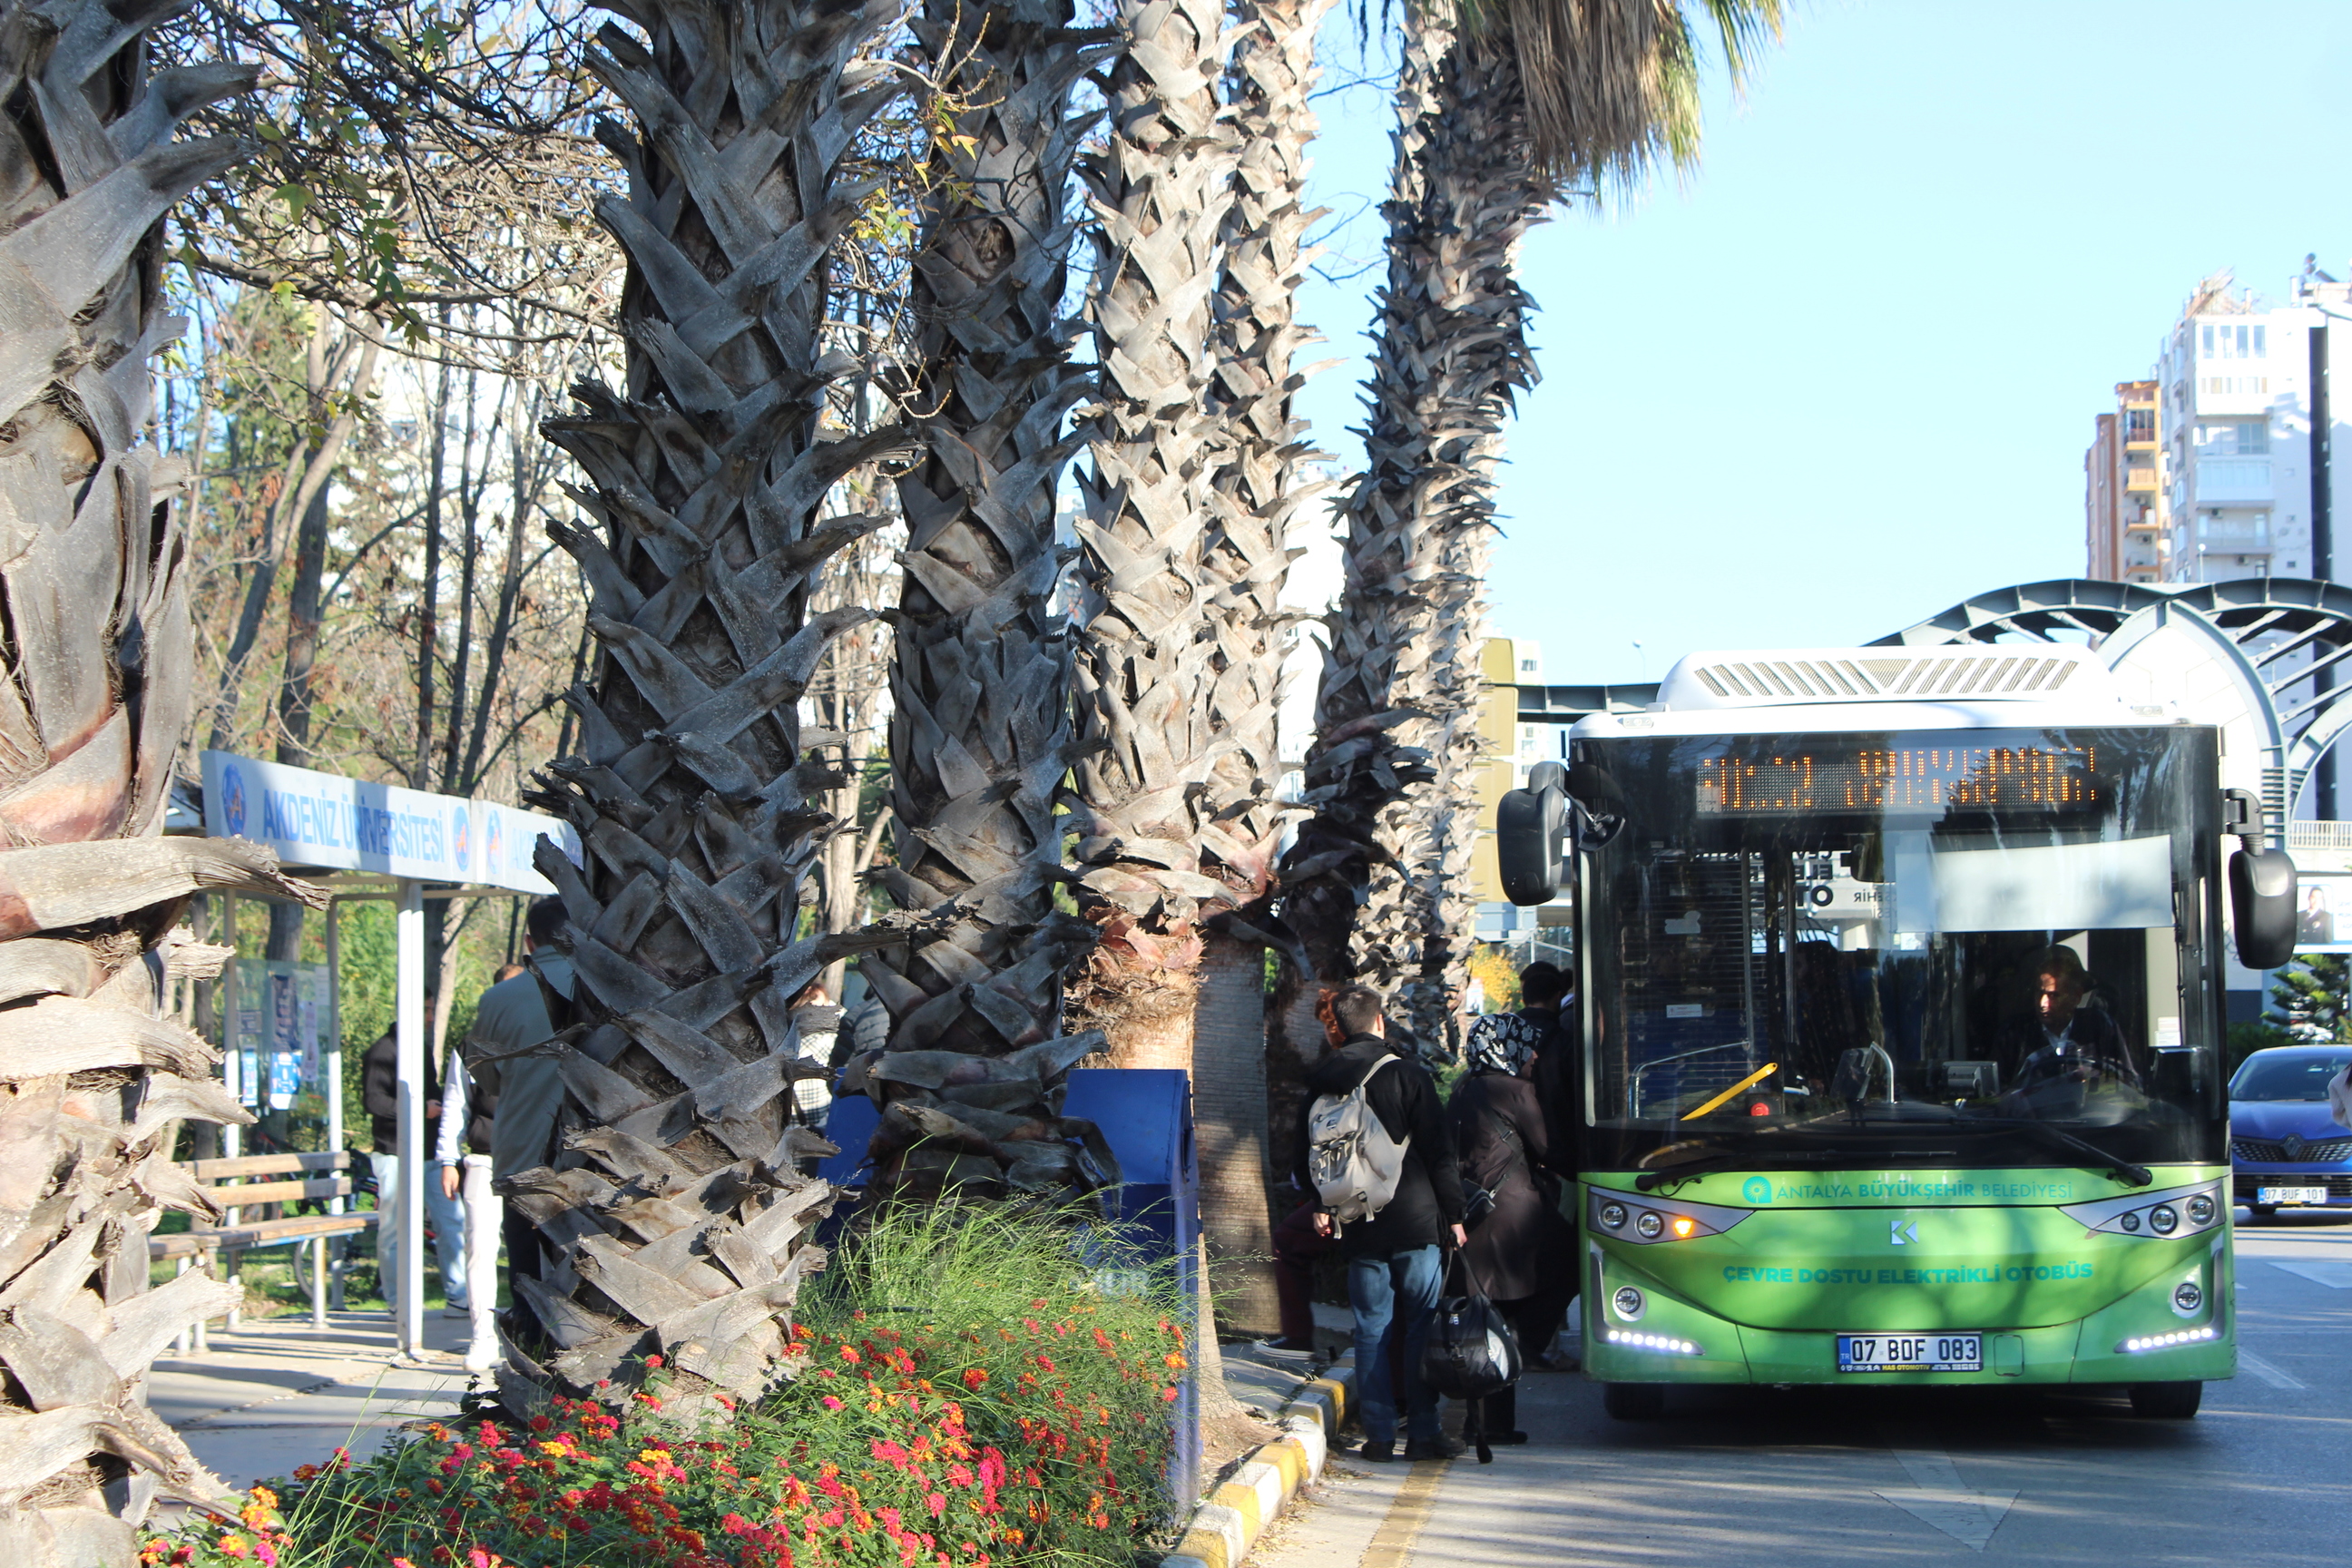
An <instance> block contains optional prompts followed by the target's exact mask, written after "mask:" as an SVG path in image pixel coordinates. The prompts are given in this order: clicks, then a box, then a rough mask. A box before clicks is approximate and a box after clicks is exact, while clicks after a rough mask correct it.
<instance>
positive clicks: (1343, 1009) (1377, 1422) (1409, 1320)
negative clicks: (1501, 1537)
mask: <svg viewBox="0 0 2352 1568" xmlns="http://www.w3.org/2000/svg"><path fill="white" fill-rule="evenodd" d="M1331 1014H1332V1016H1333V1017H1334V1018H1335V1019H1336V1020H1338V1022H1339V1026H1340V1027H1341V1028H1343V1029H1345V1030H1346V1031H1347V1038H1346V1040H1345V1042H1344V1043H1343V1044H1342V1045H1341V1046H1340V1047H1339V1049H1337V1050H1335V1051H1333V1052H1331V1053H1330V1054H1329V1055H1328V1056H1326V1057H1325V1058H1323V1059H1322V1060H1320V1061H1318V1062H1317V1063H1316V1064H1315V1065H1314V1066H1313V1067H1311V1068H1308V1069H1307V1103H1306V1105H1304V1106H1302V1107H1301V1108H1300V1110H1299V1118H1298V1139H1297V1149H1298V1151H1299V1154H1298V1161H1299V1163H1298V1167H1297V1177H1298V1181H1299V1184H1300V1185H1301V1186H1302V1187H1304V1188H1307V1190H1310V1191H1311V1190H1313V1185H1314V1184H1313V1181H1312V1179H1311V1178H1310V1176H1309V1175H1308V1173H1307V1147H1308V1121H1309V1117H1310V1115H1311V1113H1312V1111H1313V1109H1314V1102H1315V1100H1316V1099H1317V1098H1318V1097H1320V1096H1323V1095H1327V1094H1328V1095H1344V1094H1349V1093H1351V1092H1353V1091H1354V1089H1355V1088H1356V1086H1357V1085H1358V1084H1359V1083H1361V1082H1363V1080H1364V1078H1365V1076H1366V1075H1367V1074H1369V1073H1370V1072H1371V1070H1372V1068H1374V1066H1375V1065H1377V1064H1379V1063H1381V1061H1383V1060H1384V1059H1385V1060H1387V1061H1388V1062H1389V1065H1388V1066H1386V1067H1384V1068H1381V1071H1380V1074H1379V1076H1377V1077H1375V1078H1373V1079H1372V1080H1371V1083H1370V1086H1369V1087H1368V1088H1367V1089H1366V1090H1365V1096H1364V1098H1365V1100H1366V1101H1367V1102H1368V1103H1369V1104H1370V1107H1371V1110H1372V1114H1373V1115H1375V1116H1377V1117H1378V1118H1380V1122H1381V1130H1382V1131H1385V1132H1387V1134H1388V1135H1389V1137H1390V1138H1391V1139H1392V1140H1394V1141H1395V1142H1399V1143H1402V1144H1403V1145H1405V1156H1404V1162H1403V1168H1402V1173H1400V1175H1399V1178H1398V1181H1397V1188H1396V1194H1395V1195H1394V1196H1392V1197H1391V1198H1390V1200H1389V1201H1388V1203H1387V1204H1386V1205H1383V1206H1382V1207H1381V1209H1380V1211H1379V1212H1378V1213H1376V1214H1374V1215H1370V1217H1368V1218H1365V1219H1360V1220H1355V1221H1351V1222H1350V1223H1349V1224H1348V1225H1346V1226H1339V1225H1337V1224H1336V1223H1335V1222H1334V1221H1333V1219H1332V1217H1331V1215H1330V1214H1329V1213H1328V1211H1326V1210H1318V1213H1317V1215H1316V1223H1315V1228H1316V1231H1317V1233H1318V1235H1323V1236H1330V1237H1335V1238H1336V1240H1337V1242H1338V1250H1339V1256H1340V1257H1341V1258H1345V1259H1346V1260H1347V1264H1348V1300H1349V1305H1350V1306H1351V1307H1352V1308H1353V1309H1354V1310H1355V1319H1356V1396H1357V1399H1358V1401H1359V1404H1360V1411H1361V1415H1362V1420H1363V1425H1364V1447H1363V1449H1362V1454H1363V1457H1364V1458H1367V1459H1370V1460H1371V1461H1373V1462H1374V1463H1386V1462H1388V1461H1390V1460H1392V1459H1394V1458H1396V1429H1397V1420H1398V1415H1399V1411H1400V1407H1402V1415H1403V1419H1404V1424H1405V1446H1404V1457H1405V1458H1407V1459H1409V1460H1411V1459H1438V1458H1453V1457H1454V1455H1456V1454H1459V1453H1460V1452H1461V1451H1462V1446H1461V1445H1460V1444H1459V1443H1456V1442H1454V1441H1453V1440H1452V1439H1450V1438H1448V1437H1447V1436H1445V1435H1444V1433H1442V1432H1441V1431H1439V1430H1438V1426H1437V1395H1436V1394H1435V1393H1434V1392H1433V1391H1432V1390H1431V1389H1430V1388H1429V1387H1428V1385H1427V1384H1423V1382H1422V1381H1421V1354H1422V1346H1423V1344H1424V1343H1425V1342H1427V1340H1428V1338H1429V1324H1430V1318H1431V1315H1432V1314H1433V1312H1434V1311H1435V1310H1436V1307H1437V1292H1438V1288H1439V1286H1440V1284H1441V1283H1442V1282H1443V1280H1444V1266H1443V1264H1442V1263H1441V1262H1440V1261H1439V1253H1440V1249H1441V1248H1443V1247H1449V1246H1451V1247H1460V1246H1461V1245H1462V1243H1463V1231H1462V1181H1461V1177H1460V1175H1459V1173H1457V1171H1456V1170H1455V1166H1454V1139H1453V1137H1452V1135H1451V1133H1450V1132H1449V1131H1447V1128H1446V1124H1445V1113H1444V1106H1443V1105H1442V1104H1441V1103H1440V1102H1439V1100H1438V1097H1437V1085H1436V1084H1435V1083H1433V1082H1432V1081H1431V1079H1430V1076H1429V1074H1428V1072H1427V1071H1425V1070H1424V1069H1423V1068H1422V1067H1421V1066H1420V1064H1419V1063H1417V1062H1415V1061H1413V1060H1412V1058H1409V1057H1405V1056H1402V1055H1401V1054H1399V1053H1398V1052H1396V1051H1395V1050H1393V1049H1392V1048H1391V1047H1390V1045H1389V1043H1388V1041H1387V1039H1386V1038H1385V1037H1386V1035H1387V1033H1388V1026H1387V1023H1386V1020H1385V1019H1383V1018H1382V1016H1381V997H1380V993H1378V992H1377V991H1374V990H1373V989H1372V988H1371V987H1370V986H1369V985H1350V986H1348V987H1346V988H1344V989H1342V990H1341V991H1339V993H1338V994H1335V995H1334V996H1333V997H1332V998H1331ZM1392 1352H1402V1366H1401V1368H1399V1369H1396V1370H1397V1371H1398V1372H1399V1373H1401V1377H1400V1378H1399V1379H1398V1380H1397V1381H1399V1382H1401V1384H1402V1386H1392V1383H1391V1378H1392V1372H1391V1363H1390V1359H1389V1358H1390V1356H1391V1353H1392Z"/></svg>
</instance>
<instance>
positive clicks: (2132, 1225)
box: [2116, 1214, 2139, 1231]
mask: <svg viewBox="0 0 2352 1568" xmlns="http://www.w3.org/2000/svg"><path fill="white" fill-rule="evenodd" d="M2116 1224H2117V1225H2120V1226H2123V1227H2124V1228H2125V1229H2126V1230H2132V1231H2136V1230H2137V1229H2139V1215H2136V1214H2127V1215H2124V1217H2123V1218H2121V1219H2119V1220H2117V1221H2116Z"/></svg>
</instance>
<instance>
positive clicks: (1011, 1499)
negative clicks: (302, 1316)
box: [142, 1205, 1186, 1568]
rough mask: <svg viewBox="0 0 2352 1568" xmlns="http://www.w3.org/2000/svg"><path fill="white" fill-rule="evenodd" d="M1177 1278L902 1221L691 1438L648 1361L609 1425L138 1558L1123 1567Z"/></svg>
mask: <svg viewBox="0 0 2352 1568" xmlns="http://www.w3.org/2000/svg"><path fill="white" fill-rule="evenodd" d="M1182 1321H1183V1317H1182V1314H1181V1311H1179V1310H1178V1303H1177V1300H1176V1298H1175V1296H1174V1294H1173V1292H1172V1291H1171V1289H1170V1288H1169V1282H1168V1276H1167V1274H1166V1272H1165V1271H1163V1270H1158V1269H1153V1268H1146V1267H1143V1266H1141V1265H1140V1264H1139V1262H1138V1260H1137V1259H1136V1258H1133V1257H1132V1256H1130V1255H1127V1254H1124V1253H1123V1252H1121V1251H1119V1250H1118V1249H1117V1248H1115V1247H1111V1246H1109V1245H1108V1244H1106V1243H1104V1242H1103V1240H1102V1238H1101V1237H1100V1236H1099V1234H1098V1233H1089V1232H1087V1230H1086V1229H1085V1228H1084V1227H1082V1226H1075V1227H1074V1226H1071V1225H1070V1224H1068V1223H1066V1221H1057V1220H1056V1219H1055V1218H1053V1217H1051V1216H1040V1215H1034V1214H1029V1215H1023V1214H1016V1213H1013V1212H1011V1211H1008V1210H1005V1209H1002V1208H993V1207H982V1206H977V1205H972V1206H962V1207H950V1208H940V1209H935V1210H906V1211H901V1212H898V1213H894V1214H891V1215H887V1216H884V1217H883V1218H881V1219H880V1220H878V1221H877V1222H876V1223H874V1224H872V1225H871V1226H868V1227H867V1228H866V1229H865V1230H864V1231H863V1232H861V1233H859V1234H857V1235H856V1236H855V1237H852V1238H851V1239H850V1240H849V1241H848V1242H846V1243H845V1245H844V1247H843V1248H842V1251H841V1253H840V1254H839V1256H838V1257H837V1258H836V1259H835V1265H834V1267H833V1268H831V1269H830V1270H829V1271H827V1272H826V1273H824V1274H822V1275H820V1276H818V1277H817V1278H816V1279H815V1281H814V1283H813V1285H812V1286H811V1288H810V1289H808V1291H807V1292H806V1293H805V1295H804V1297H803V1310H802V1316H801V1318H800V1321H799V1322H798V1323H797V1325H796V1327H795V1329H794V1336H795V1340H794V1342H795V1345H796V1347H797V1348H796V1353H795V1355H794V1361H795V1362H796V1363H797V1365H798V1368H799V1371H798V1373H797V1375H795V1376H794V1377H793V1379H792V1380H791V1381H790V1382H789V1383H787V1384H783V1385H782V1387H781V1388H780V1389H778V1390H777V1391H776V1392H775V1393H773V1394H771V1395H769V1396H768V1397H767V1398H765V1399H763V1400H761V1402H760V1403H759V1404H758V1405H756V1406H754V1407H752V1408H750V1409H746V1410H743V1411H740V1412H737V1413H735V1414H734V1415H733V1417H732V1418H731V1419H730V1420H727V1421H723V1422H704V1423H701V1424H698V1425H695V1426H688V1425H687V1424H685V1423H682V1422H679V1421H676V1420H673V1419H671V1418H669V1417H667V1416H666V1415H664V1414H663V1413H662V1410H661V1402H662V1389H663V1386H664V1381H663V1378H664V1374H663V1372H662V1370H661V1367H660V1358H659V1357H652V1358H648V1361H647V1363H646V1373H645V1383H644V1386H643V1387H642V1388H640V1389H638V1390H637V1392H635V1394H631V1395H630V1396H629V1397H628V1399H627V1401H626V1402H625V1404H624V1405H623V1406H622V1407H621V1408H618V1409H615V1408H612V1407H608V1406H605V1405H600V1404H598V1403H596V1402H593V1401H583V1402H581V1403H579V1404H577V1405H572V1404H561V1405H557V1406H555V1407H554V1408H553V1409H552V1410H551V1411H550V1412H549V1413H548V1414H545V1415H538V1416H535V1417H533V1418H532V1419H531V1421H530V1423H529V1424H528V1426H525V1427H521V1428H518V1427H517V1426H515V1425H514V1424H512V1423H511V1422H509V1421H507V1420H505V1419H503V1418H502V1417H492V1418H490V1419H479V1418H471V1417H469V1418H467V1419H466V1420H464V1421H457V1422H450V1423H447V1424H436V1425H430V1426H426V1427H425V1430H424V1432H423V1434H422V1435H421V1436H417V1437H416V1438H415V1439H414V1440H412V1441H409V1442H406V1443H404V1444H402V1445H401V1446H399V1447H396V1448H394V1449H392V1450H390V1451H388V1452H386V1453H384V1454H382V1455H379V1456H378V1457H377V1458H374V1459H372V1460H369V1461H367V1462H366V1463H364V1464H356V1465H354V1464H351V1463H349V1462H347V1461H343V1460H340V1459H339V1460H338V1461H336V1462H333V1463H331V1464H330V1465H328V1466H326V1467H323V1468H320V1467H307V1466H306V1467H304V1468H303V1469H302V1470H300V1471H298V1472H297V1473H296V1475H295V1477H294V1479H291V1480H289V1481H287V1482H284V1483H278V1484H276V1485H273V1486H272V1487H269V1488H257V1489H255V1491H254V1492H253V1493H252V1494H250V1498H249V1500H248V1502H247V1506H246V1509H245V1513H244V1517H243V1518H242V1519H241V1520H240V1521H237V1522H236V1524H231V1523H230V1522H228V1521H226V1519H225V1518H224V1519H221V1520H215V1521H208V1522H205V1523H204V1524H201V1525H198V1526H195V1527H193V1528H190V1529H187V1530H184V1531H180V1532H178V1533H176V1534H174V1535H171V1536H159V1537H155V1538H153V1539H152V1540H151V1541H150V1542H147V1544H146V1547H145V1550H144V1552H143V1554H142V1556H143V1561H145V1562H147V1563H155V1564H180V1563H185V1564H192V1565H196V1568H220V1565H223V1564H228V1563H236V1564H238V1565H239V1568H247V1565H249V1564H251V1563H257V1562H260V1563H269V1564H274V1565H276V1568H379V1565H381V1568H398V1565H400V1564H402V1563H404V1562H405V1563H409V1564H412V1565H413V1568H434V1565H436V1564H442V1563H454V1564H460V1565H464V1568H621V1565H623V1564H626V1565H628V1568H752V1565H755V1564H756V1565H758V1568H866V1565H868V1564H871V1565H873V1568H934V1565H936V1568H982V1565H986V1564H999V1565H1012V1564H1019V1565H1024V1568H1026V1565H1029V1564H1039V1565H1047V1564H1051V1565H1055V1568H1077V1565H1079V1564H1127V1563H1133V1562H1136V1561H1138V1560H1139V1559H1140V1558H1141V1557H1143V1556H1145V1555H1146V1554H1147V1553H1148V1550H1149V1547H1150V1543H1151V1542H1152V1539H1153V1538H1154V1537H1155V1536H1157V1535H1159V1534H1160V1533H1162V1532H1163V1531H1164V1530H1165V1527H1166V1526H1167V1524H1168V1523H1169V1518H1170V1516H1169V1509H1168V1500H1167V1497H1166V1494H1165V1490H1164V1487H1163V1485H1162V1480H1161V1477H1162V1475H1163V1473H1164V1471H1165V1468H1166V1466H1167V1463H1168V1459H1169V1457H1170V1451H1171V1441H1172V1436H1173V1433H1172V1421H1171V1409H1172V1404H1173V1401H1174V1400H1175V1399H1176V1397H1177V1392H1178V1390H1177V1384H1178V1382H1179V1380H1180V1379H1181V1376H1182V1374H1183V1372H1184V1369H1185V1365H1186V1361H1185V1354H1186V1345H1185V1336H1184V1332H1183V1330H1182V1328H1181V1323H1182Z"/></svg>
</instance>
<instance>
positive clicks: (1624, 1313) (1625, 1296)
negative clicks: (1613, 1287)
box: [1609, 1285, 1650, 1323]
mask: <svg viewBox="0 0 2352 1568" xmlns="http://www.w3.org/2000/svg"><path fill="white" fill-rule="evenodd" d="M1609 1304H1610V1305H1611V1306H1612V1307H1614V1308H1616V1309H1617V1315H1618V1316H1619V1317H1621V1318H1622V1319H1624V1320H1625V1321H1627V1322H1629V1323H1632V1322H1638V1321H1641V1317H1642V1313H1643V1310H1646V1309H1647V1308H1648V1307H1649V1305H1650V1302H1649V1298H1647V1297H1645V1296H1643V1294H1642V1292H1641V1291H1640V1290H1638V1289H1635V1288H1634V1287H1633V1286H1631V1285H1620V1286H1618V1287H1617V1293H1616V1294H1615V1295H1614V1296H1612V1297H1610V1298H1609Z"/></svg>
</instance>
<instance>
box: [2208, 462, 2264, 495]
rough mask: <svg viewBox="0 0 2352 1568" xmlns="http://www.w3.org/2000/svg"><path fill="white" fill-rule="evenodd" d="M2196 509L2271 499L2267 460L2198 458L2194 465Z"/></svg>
mask: <svg viewBox="0 0 2352 1568" xmlns="http://www.w3.org/2000/svg"><path fill="white" fill-rule="evenodd" d="M2196 483H2197V501H2196V504H2197V505H2199V506H2233V505H2239V504H2242V503H2246V502H2256V503H2262V502H2267V501H2268V500H2270V499H2271V460H2270V459H2269V458H2200V459H2199V460H2198V463H2197V481H2196Z"/></svg>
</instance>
